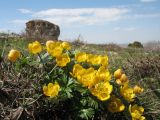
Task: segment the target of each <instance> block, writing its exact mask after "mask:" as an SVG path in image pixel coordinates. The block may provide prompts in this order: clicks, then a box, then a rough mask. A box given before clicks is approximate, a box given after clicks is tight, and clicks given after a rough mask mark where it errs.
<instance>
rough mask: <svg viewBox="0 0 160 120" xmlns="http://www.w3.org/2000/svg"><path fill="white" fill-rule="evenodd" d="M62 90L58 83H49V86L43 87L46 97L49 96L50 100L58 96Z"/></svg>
mask: <svg viewBox="0 0 160 120" xmlns="http://www.w3.org/2000/svg"><path fill="white" fill-rule="evenodd" d="M59 90H60V86H59V84H58V83H55V84H53V83H49V84H48V85H47V86H46V85H44V86H43V94H44V95H46V96H49V97H50V98H53V97H55V96H57V95H58V93H59Z"/></svg>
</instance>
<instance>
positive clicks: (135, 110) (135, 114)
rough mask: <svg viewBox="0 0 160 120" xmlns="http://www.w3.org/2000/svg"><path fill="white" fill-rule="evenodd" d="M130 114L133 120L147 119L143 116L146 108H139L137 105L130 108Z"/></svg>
mask: <svg viewBox="0 0 160 120" xmlns="http://www.w3.org/2000/svg"><path fill="white" fill-rule="evenodd" d="M129 112H130V114H131V117H132V120H145V117H144V116H142V115H143V112H144V108H143V107H142V106H138V105H137V104H135V105H133V106H131V105H130V106H129Z"/></svg>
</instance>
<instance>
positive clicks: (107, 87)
mask: <svg viewBox="0 0 160 120" xmlns="http://www.w3.org/2000/svg"><path fill="white" fill-rule="evenodd" d="M112 90H113V86H112V85H111V84H110V83H109V82H99V83H97V84H96V85H95V86H94V87H92V88H91V89H90V91H91V93H92V94H93V95H94V96H96V97H97V98H98V99H99V100H101V101H105V100H108V99H109V98H110V94H111V92H112Z"/></svg>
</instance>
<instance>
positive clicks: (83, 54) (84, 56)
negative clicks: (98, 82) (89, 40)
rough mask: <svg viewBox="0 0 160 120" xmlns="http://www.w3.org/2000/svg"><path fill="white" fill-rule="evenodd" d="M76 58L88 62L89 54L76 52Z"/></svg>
mask: <svg viewBox="0 0 160 120" xmlns="http://www.w3.org/2000/svg"><path fill="white" fill-rule="evenodd" d="M75 60H76V61H77V62H86V60H87V54H86V53H84V52H79V53H77V54H76V56H75Z"/></svg>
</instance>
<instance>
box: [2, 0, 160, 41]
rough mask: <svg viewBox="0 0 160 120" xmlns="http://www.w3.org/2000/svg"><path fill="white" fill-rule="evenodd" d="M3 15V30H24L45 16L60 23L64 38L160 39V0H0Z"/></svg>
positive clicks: (97, 39) (62, 37)
mask: <svg viewBox="0 0 160 120" xmlns="http://www.w3.org/2000/svg"><path fill="white" fill-rule="evenodd" d="M0 15H1V18H0V31H8V30H9V31H15V32H21V31H24V29H25V23H26V22H27V21H28V20H31V19H44V20H48V21H50V22H53V23H55V24H58V25H59V26H60V29H61V35H60V38H59V39H62V40H74V39H75V38H78V36H79V34H80V35H81V36H82V38H83V40H84V41H85V42H87V43H120V44H123V43H130V42H133V41H141V42H143V43H145V42H147V41H153V40H160V0H12V1H11V0H1V1H0Z"/></svg>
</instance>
